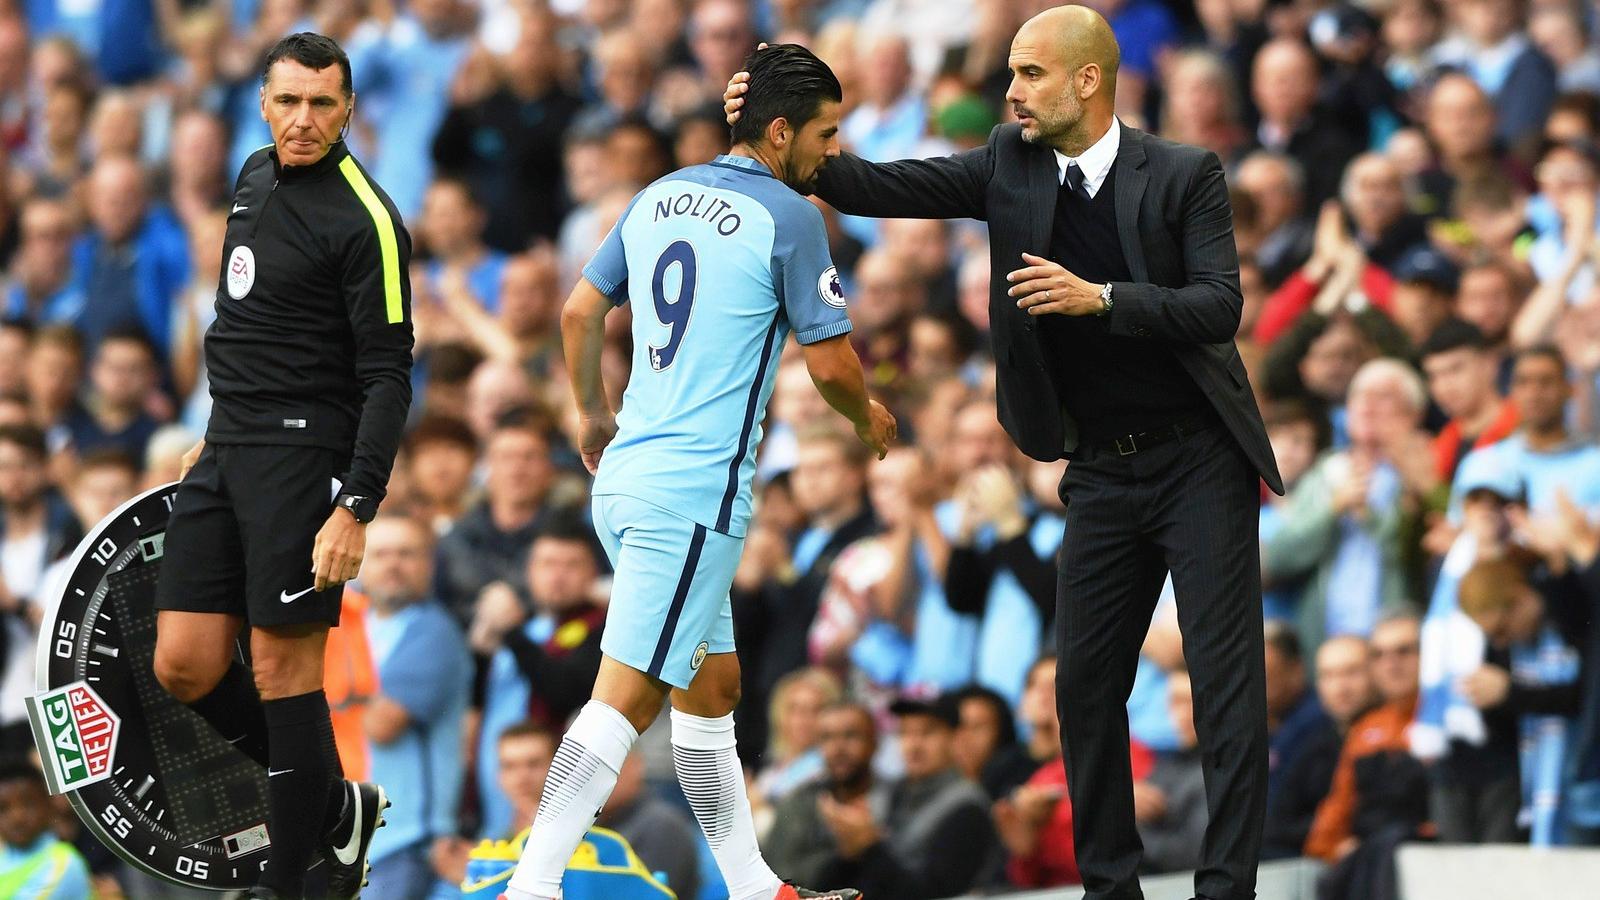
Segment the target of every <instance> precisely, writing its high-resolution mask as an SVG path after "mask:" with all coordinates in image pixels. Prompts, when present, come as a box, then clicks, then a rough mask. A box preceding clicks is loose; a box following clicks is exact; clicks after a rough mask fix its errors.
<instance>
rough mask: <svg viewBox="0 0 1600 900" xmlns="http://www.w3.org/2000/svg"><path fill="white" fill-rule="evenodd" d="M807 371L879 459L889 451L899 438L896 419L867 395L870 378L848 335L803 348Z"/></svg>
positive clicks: (830, 402) (824, 396) (831, 403)
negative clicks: (864, 373) (864, 371)
mask: <svg viewBox="0 0 1600 900" xmlns="http://www.w3.org/2000/svg"><path fill="white" fill-rule="evenodd" d="M801 349H802V350H804V351H805V358H806V370H807V371H809V372H810V373H811V382H812V383H813V384H815V385H816V386H817V391H818V392H819V393H821V394H822V399H824V400H826V401H828V405H829V406H831V407H833V408H834V409H835V410H837V411H838V412H839V414H840V415H842V416H844V417H845V418H846V419H849V420H850V424H851V425H854V426H855V429H856V437H859V438H861V442H862V443H864V444H866V445H867V446H868V447H871V448H872V451H873V452H874V453H876V454H878V458H879V459H883V457H884V456H885V455H886V454H887V453H888V452H889V444H890V442H891V441H893V440H894V438H895V433H896V428H895V421H894V416H893V415H892V414H891V413H890V412H889V410H888V409H886V408H884V405H883V404H882V403H879V402H878V401H876V400H873V399H872V398H871V397H868V396H867V379H866V376H865V375H863V374H862V372H861V358H860V357H858V356H856V348H854V347H852V346H850V338H849V336H847V335H843V334H841V335H837V336H835V337H831V338H827V339H825V340H821V341H817V342H816V343H814V344H804V345H802V348H801Z"/></svg>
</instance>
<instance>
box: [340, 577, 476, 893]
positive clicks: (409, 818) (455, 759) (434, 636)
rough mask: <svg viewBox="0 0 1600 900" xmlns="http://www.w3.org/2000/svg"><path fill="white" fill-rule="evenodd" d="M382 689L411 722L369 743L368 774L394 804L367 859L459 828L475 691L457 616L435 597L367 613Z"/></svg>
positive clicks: (383, 856) (368, 628) (469, 658)
mask: <svg viewBox="0 0 1600 900" xmlns="http://www.w3.org/2000/svg"><path fill="white" fill-rule="evenodd" d="M366 625H367V634H368V640H369V641H370V642H371V650H372V661H373V664H374V665H376V666H377V668H378V692H379V693H381V694H383V695H384V696H385V697H388V698H389V699H391V700H394V701H395V702H397V703H399V704H400V705H401V706H403V707H405V710H406V715H407V716H408V717H409V718H410V720H411V721H410V724H409V725H408V726H407V727H406V730H405V731H403V732H401V734H400V735H399V736H398V737H396V738H395V739H394V740H393V741H390V742H389V743H387V744H378V743H372V744H371V745H370V761H371V775H372V778H373V780H374V781H377V782H379V783H381V784H382V785H383V786H384V788H385V789H386V790H387V791H388V792H389V795H390V796H391V797H394V798H396V803H395V805H394V807H393V808H392V809H390V810H389V812H388V813H387V814H386V815H385V818H386V819H387V820H388V823H389V824H388V827H386V828H384V829H383V830H381V831H379V832H378V833H377V834H376V835H374V836H373V838H372V848H371V850H370V851H368V856H369V858H370V859H371V860H372V861H373V862H374V863H376V862H379V861H380V860H382V859H384V858H385V857H387V856H389V855H391V854H393V853H395V852H397V851H400V850H404V849H406V848H407V847H410V846H413V845H415V844H417V843H426V842H431V841H432V840H433V839H434V838H439V837H445V836H447V835H451V834H455V832H456V801H457V800H458V799H459V798H460V795H461V788H462V770H463V769H464V767H465V766H464V763H465V760H463V759H462V754H461V727H462V725H461V723H462V720H463V718H464V717H465V716H466V713H467V708H468V706H469V705H470V701H471V695H472V655H471V652H470V651H469V650H468V649H467V642H466V638H465V637H464V636H463V635H462V634H461V629H460V628H459V627H458V626H457V625H456V623H455V620H454V619H453V618H451V617H450V614H449V613H448V612H446V611H445V609H444V607H442V606H440V605H439V604H438V603H437V602H433V601H426V602H422V603H416V604H413V605H410V606H406V607H404V608H402V609H398V610H396V611H395V612H394V613H393V614H391V615H387V616H380V615H378V614H377V613H376V612H375V611H373V610H368V611H367V616H366Z"/></svg>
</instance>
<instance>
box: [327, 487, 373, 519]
mask: <svg viewBox="0 0 1600 900" xmlns="http://www.w3.org/2000/svg"><path fill="white" fill-rule="evenodd" d="M333 504H334V505H335V506H337V507H339V508H340V509H345V510H349V512H350V515H352V516H355V517H356V521H357V522H360V523H361V524H363V525H365V524H367V523H368V522H371V521H372V520H373V518H374V517H376V516H377V515H378V500H377V498H376V497H363V496H361V495H360V494H340V495H339V497H338V499H336V500H334V501H333Z"/></svg>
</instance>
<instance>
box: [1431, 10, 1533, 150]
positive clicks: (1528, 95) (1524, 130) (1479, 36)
mask: <svg viewBox="0 0 1600 900" xmlns="http://www.w3.org/2000/svg"><path fill="white" fill-rule="evenodd" d="M1520 6H1521V4H1519V3H1518V2H1517V0H1467V2H1465V3H1462V4H1461V7H1460V10H1459V12H1458V13H1457V14H1456V16H1455V17H1454V19H1455V24H1456V25H1457V27H1458V28H1459V29H1460V31H1459V33H1458V34H1457V36H1456V38H1455V39H1454V40H1448V41H1445V42H1444V44H1443V45H1442V46H1441V47H1440V48H1439V54H1438V56H1439V59H1440V61H1442V62H1444V63H1446V64H1448V65H1456V66H1460V67H1461V68H1462V69H1463V70H1465V71H1466V72H1467V73H1468V74H1469V75H1471V76H1472V78H1473V80H1474V81H1476V82H1477V83H1478V86H1479V87H1480V88H1482V89H1483V91H1484V93H1485V94H1487V95H1488V96H1489V98H1490V100H1491V101H1493V102H1494V104H1495V106H1496V107H1497V108H1498V109H1499V110H1501V116H1500V121H1499V127H1498V129H1497V130H1496V136H1497V137H1499V138H1500V140H1502V141H1504V142H1505V143H1506V144H1507V145H1508V146H1517V145H1519V144H1521V143H1522V142H1524V141H1526V140H1527V139H1529V138H1530V137H1536V136H1537V134H1538V133H1539V131H1540V130H1541V128H1542V126H1543V125H1544V119H1545V116H1546V115H1548V114H1549V112H1550V104H1551V103H1552V102H1554V100H1555V97H1556V71H1555V67H1554V66H1552V65H1551V64H1550V60H1549V58H1548V57H1546V56H1545V55H1544V54H1543V53H1541V52H1539V48H1537V47H1535V46H1534V45H1533V44H1532V43H1531V42H1530V41H1529V40H1528V38H1527V35H1526V34H1524V33H1523V30H1522V19H1521V16H1520V15H1519V13H1520Z"/></svg>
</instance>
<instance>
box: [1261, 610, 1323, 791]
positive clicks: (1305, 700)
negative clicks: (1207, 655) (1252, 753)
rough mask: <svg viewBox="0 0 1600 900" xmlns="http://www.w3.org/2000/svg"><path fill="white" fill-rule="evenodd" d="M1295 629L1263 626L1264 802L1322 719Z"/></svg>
mask: <svg viewBox="0 0 1600 900" xmlns="http://www.w3.org/2000/svg"><path fill="white" fill-rule="evenodd" d="M1300 647H1301V645H1300V639H1299V638H1298V637H1297V636H1296V635H1295V632H1294V629H1293V628H1292V627H1291V626H1290V625H1287V624H1285V623H1283V622H1268V623H1267V625H1266V667H1267V741H1268V743H1267V754H1268V756H1267V805H1268V806H1271V805H1272V802H1273V799H1274V798H1275V797H1276V796H1277V793H1278V791H1279V790H1280V789H1281V788H1282V778H1283V763H1284V761H1285V760H1287V759H1291V758H1293V757H1295V756H1297V755H1299V754H1300V752H1301V749H1302V747H1303V746H1304V745H1305V742H1306V741H1307V740H1309V739H1310V737H1311V734H1312V733H1313V731H1314V730H1315V728H1316V725H1317V723H1318V722H1319V721H1321V720H1322V719H1323V718H1325V715H1324V713H1323V711H1322V707H1321V706H1320V705H1319V704H1318V702H1317V696H1316V693H1315V692H1313V691H1312V690H1311V687H1310V685H1309V684H1308V679H1307V678H1306V664H1305V658H1304V656H1303V654H1302V651H1301V649H1300Z"/></svg>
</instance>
